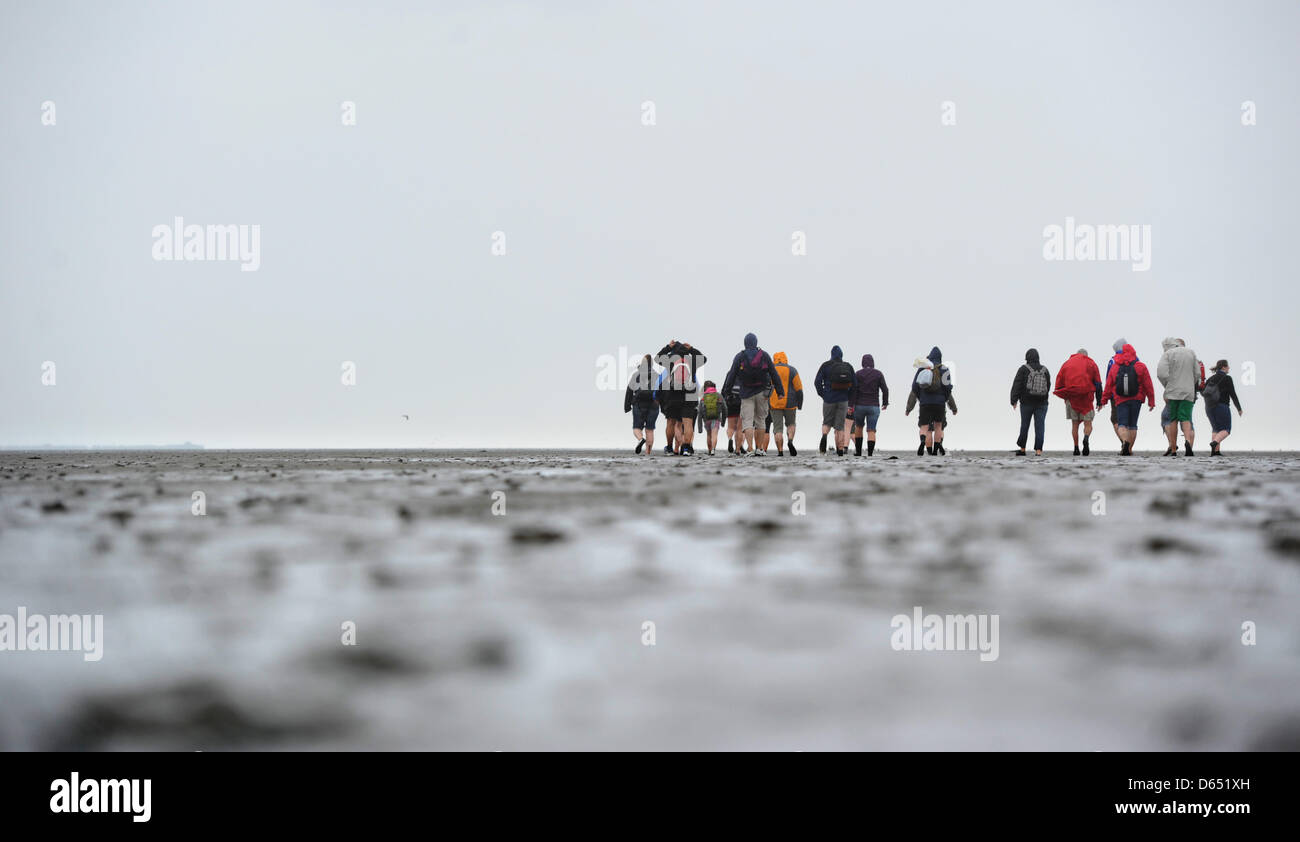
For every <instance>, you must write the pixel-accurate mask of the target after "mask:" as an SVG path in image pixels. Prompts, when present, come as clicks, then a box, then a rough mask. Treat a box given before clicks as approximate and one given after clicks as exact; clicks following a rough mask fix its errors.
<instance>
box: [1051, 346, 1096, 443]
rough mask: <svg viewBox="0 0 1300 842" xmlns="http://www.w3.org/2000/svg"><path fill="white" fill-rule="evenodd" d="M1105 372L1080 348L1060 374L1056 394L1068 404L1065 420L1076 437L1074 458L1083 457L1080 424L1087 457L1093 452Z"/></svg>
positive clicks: (1064, 364)
mask: <svg viewBox="0 0 1300 842" xmlns="http://www.w3.org/2000/svg"><path fill="white" fill-rule="evenodd" d="M1101 390H1102V383H1101V371H1100V370H1098V368H1097V364H1096V363H1095V362H1093V360H1092V357H1089V356H1088V352H1087V351H1086V350H1084V349H1083V348H1080V349H1079V350H1078V351H1076V352H1075V353H1074V354H1073V355H1071V356H1070V358H1069V359H1068V360H1066V361H1065V362H1064V363H1062V364H1061V370H1060V371H1058V372H1056V390H1055V391H1054V392H1053V394H1055V395H1056V396H1057V397H1058V398H1060V399H1061V400H1063V401H1065V417H1066V418H1068V419H1069V421H1070V435H1072V436H1074V455H1075V456H1078V455H1079V425H1080V424H1082V425H1083V455H1084V456H1087V455H1088V454H1089V453H1091V452H1092V449H1091V448H1090V447H1089V446H1088V436H1091V435H1092V419H1093V418H1094V417H1096V415H1097V411H1096V410H1095V409H1093V406H1094V405H1096V406H1097V407H1098V408H1100V407H1101Z"/></svg>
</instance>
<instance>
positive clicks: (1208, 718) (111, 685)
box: [0, 451, 1300, 751]
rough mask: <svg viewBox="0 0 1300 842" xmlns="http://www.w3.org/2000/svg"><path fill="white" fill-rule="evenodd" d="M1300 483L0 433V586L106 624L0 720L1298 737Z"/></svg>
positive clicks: (905, 457) (178, 746)
mask: <svg viewBox="0 0 1300 842" xmlns="http://www.w3.org/2000/svg"><path fill="white" fill-rule="evenodd" d="M890 457H897V458H890ZM195 492H200V493H201V496H198V497H196V494H195ZM200 503H201V506H200V505H199V504H200ZM198 510H202V511H203V512H204V513H203V514H195V512H196V511H198ZM1298 512H1300V457H1298V456H1297V455H1296V454H1241V455H1238V454H1233V455H1231V456H1229V457H1225V458H1222V459H1210V458H1206V457H1194V458H1190V459H1189V458H1181V457H1180V458H1177V459H1163V458H1160V457H1157V456H1137V457H1131V458H1127V459H1120V458H1119V457H1116V456H1111V455H1103V456H1096V455H1094V456H1092V457H1089V458H1087V459H1083V458H1071V457H1069V456H1064V455H1061V456H1052V457H1049V458H1044V459H1034V458H1028V459H1016V458H1012V457H1009V456H1004V455H992V454H968V453H954V454H951V455H949V456H948V457H946V458H928V457H926V458H918V457H916V456H915V455H914V454H913V453H912V452H910V451H909V452H905V453H904V452H899V453H884V454H877V455H876V456H875V457H873V458H871V459H854V458H845V459H837V458H834V457H829V458H828V457H821V456H817V455H813V454H809V455H803V454H801V455H800V457H799V458H797V459H790V458H785V459H778V458H776V457H766V458H737V457H730V456H721V455H720V456H717V457H713V458H709V457H704V456H696V457H693V458H671V457H664V456H661V455H656V456H654V457H635V456H632V455H631V454H630V453H612V452H596V451H588V452H510V451H491V452H488V451H454V452H452V451H448V452H437V451H410V452H403V451H368V452H349V451H283V452H282V451H158V452H127V451H98V452H88V451H76V452H40V453H35V452H5V453H0V615H4V614H8V615H15V614H16V613H17V611H18V609H19V607H20V606H21V607H23V608H25V610H26V611H27V612H28V613H29V614H37V613H39V614H44V615H50V614H74V613H75V614H90V615H96V614H98V615H102V616H103V640H102V644H103V657H102V659H100V660H98V661H93V662H92V661H87V660H85V659H84V658H83V657H82V655H81V654H78V653H75V652H30V651H24V652H15V651H3V652H0V700H2V701H3V704H0V749H5V750H17V749H74V750H81V749H86V750H124V749H149V748H157V749H173V750H184V751H190V750H195V749H202V750H205V751H213V750H222V749H269V750H278V749H367V748H373V749H394V750H401V749H448V750H498V749H500V750H507V751H508V750H526V749H776V750H794V749H802V750H827V749H1031V750H1034V749H1042V750H1056V749H1061V750H1086V751H1093V750H1103V751H1117V750H1124V749H1137V750H1146V749H1173V750H1179V749H1289V750H1297V749H1300V612H1297V610H1296V606H1297V605H1300V526H1298V525H1297V522H1298V520H1300V519H1298V518H1297V513H1298ZM917 608H919V609H921V611H922V612H923V613H924V614H926V615H929V614H937V615H943V616H947V615H956V616H970V615H983V616H985V617H991V616H994V615H996V617H997V620H998V622H997V628H998V638H997V651H996V655H997V657H996V659H987V658H981V657H980V652H978V651H974V650H973V649H971V648H969V647H968V648H966V649H964V650H962V651H899V650H897V649H896V648H895V646H894V643H895V642H896V626H895V625H894V624H893V620H894V618H895V617H897V616H898V615H908V616H911V615H912V614H913V611H914V609H917ZM648 623H650V624H653V626H648V625H647V624H648ZM345 624H352V626H351V628H353V629H354V630H355V631H354V637H355V645H344V643H343V638H344V637H345V635H347V633H348V632H347V628H348V627H347V626H346V625H345ZM1243 624H1248V625H1247V626H1246V627H1245V628H1244V627H1243ZM1246 629H1249V630H1250V633H1249V634H1248V632H1247V631H1246ZM651 634H652V635H653V645H646V644H647V643H648V642H650V640H651ZM1244 637H1245V638H1247V639H1248V640H1251V641H1253V643H1252V644H1251V645H1246V644H1244V643H1243V638H1244ZM986 654H987V653H986Z"/></svg>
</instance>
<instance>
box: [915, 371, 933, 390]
mask: <svg viewBox="0 0 1300 842" xmlns="http://www.w3.org/2000/svg"><path fill="white" fill-rule="evenodd" d="M932 382H934V370H933V369H929V368H923V369H921V370H920V371H918V372H917V373H916V385H917V386H918V387H919V388H920V389H922V390H923V391H927V392H928V391H929V390H930V384H931V383H932Z"/></svg>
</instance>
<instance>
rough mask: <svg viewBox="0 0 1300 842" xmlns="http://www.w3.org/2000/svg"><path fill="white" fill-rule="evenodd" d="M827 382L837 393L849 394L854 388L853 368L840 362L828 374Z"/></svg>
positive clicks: (842, 361)
mask: <svg viewBox="0 0 1300 842" xmlns="http://www.w3.org/2000/svg"><path fill="white" fill-rule="evenodd" d="M826 382H827V383H829V384H830V387H831V389H833V390H834V391H836V392H847V391H848V390H849V389H850V388H851V387H852V386H853V366H851V365H849V364H848V363H846V362H844V360H840V361H838V362H836V363H835V365H834V366H833V367H832V368H831V370H830V371H828V372H827V373H826Z"/></svg>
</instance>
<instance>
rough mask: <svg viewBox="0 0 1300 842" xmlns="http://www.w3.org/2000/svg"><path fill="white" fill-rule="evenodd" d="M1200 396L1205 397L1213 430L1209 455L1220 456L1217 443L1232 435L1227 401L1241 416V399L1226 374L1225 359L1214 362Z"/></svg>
mask: <svg viewBox="0 0 1300 842" xmlns="http://www.w3.org/2000/svg"><path fill="white" fill-rule="evenodd" d="M1201 397H1203V398H1205V415H1206V417H1208V418H1209V419H1210V429H1211V431H1213V436H1212V437H1211V438H1210V455H1211V456H1222V455H1223V451H1221V450H1220V449H1219V445H1220V444H1222V443H1223V440H1224V439H1226V438H1227V437H1228V436H1230V435H1232V409H1231V408H1230V407H1229V406H1228V401H1232V402H1233V404H1235V405H1236V407H1237V415H1238V417H1240V416H1241V401H1239V400H1238V399H1237V387H1236V386H1235V385H1234V384H1233V382H1232V378H1231V377H1229V376H1228V361H1227V360H1219V361H1218V362H1217V363H1215V364H1214V373H1213V374H1211V375H1210V378H1209V379H1208V380H1206V381H1205V389H1204V390H1203V391H1202V392H1201Z"/></svg>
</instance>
